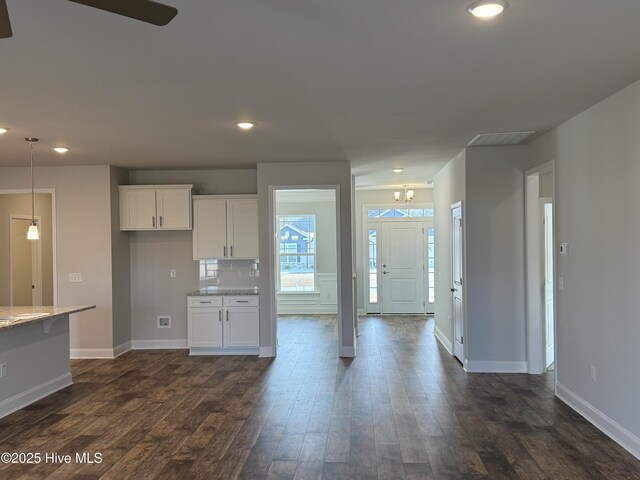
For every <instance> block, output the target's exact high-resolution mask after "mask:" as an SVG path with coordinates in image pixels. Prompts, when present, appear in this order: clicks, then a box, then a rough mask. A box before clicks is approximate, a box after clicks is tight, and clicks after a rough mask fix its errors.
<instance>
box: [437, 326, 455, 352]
mask: <svg viewBox="0 0 640 480" xmlns="http://www.w3.org/2000/svg"><path fill="white" fill-rule="evenodd" d="M433 334H434V335H435V336H436V338H437V339H438V341H439V342H440V343H441V344H442V346H443V347H444V349H445V350H446V351H447V352H449V355H453V345H452V344H451V342H450V341H449V340H448V339H447V337H446V336H445V335H444V334H443V333H442V331H441V330H440V329H439V328H438V327H434V329H433Z"/></svg>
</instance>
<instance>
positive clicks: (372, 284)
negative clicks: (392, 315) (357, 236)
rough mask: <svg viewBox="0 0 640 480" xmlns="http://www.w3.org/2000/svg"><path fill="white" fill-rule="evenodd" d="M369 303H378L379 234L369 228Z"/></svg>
mask: <svg viewBox="0 0 640 480" xmlns="http://www.w3.org/2000/svg"><path fill="white" fill-rule="evenodd" d="M368 233H369V262H368V266H369V303H378V236H377V230H375V229H370V230H369V232H368Z"/></svg>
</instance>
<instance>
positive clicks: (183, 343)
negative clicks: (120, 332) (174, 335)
mask: <svg viewBox="0 0 640 480" xmlns="http://www.w3.org/2000/svg"><path fill="white" fill-rule="evenodd" d="M131 348H132V349H133V350H181V349H184V348H187V339H186V338H182V339H179V340H131Z"/></svg>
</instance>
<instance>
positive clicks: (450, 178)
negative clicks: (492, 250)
mask: <svg viewBox="0 0 640 480" xmlns="http://www.w3.org/2000/svg"><path fill="white" fill-rule="evenodd" d="M459 201H463V202H464V201H465V152H464V151H462V152H460V154H459V155H458V156H456V157H455V158H454V159H453V160H451V161H450V162H449V163H447V164H446V165H445V166H444V167H442V169H441V170H440V171H439V172H438V173H436V175H435V176H434V180H433V207H434V225H435V229H436V237H435V256H436V258H435V269H436V275H435V276H436V304H435V323H436V329H437V331H438V335H440V336H441V338H443V340H444V341H445V343H448V347H449V348H451V343H452V341H453V325H452V323H451V291H450V289H451V205H452V204H454V203H456V202H459ZM464 206H466V204H465V205H463V221H464V213H465V212H464ZM464 232H466V229H463V233H464Z"/></svg>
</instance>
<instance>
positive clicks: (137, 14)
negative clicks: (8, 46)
mask: <svg viewBox="0 0 640 480" xmlns="http://www.w3.org/2000/svg"><path fill="white" fill-rule="evenodd" d="M0 1H3V0H0ZM69 1H70V2H74V3H79V4H81V5H86V6H88V7H93V8H97V9H99V10H104V11H106V12H111V13H115V14H116V15H122V16H125V17H129V18H133V19H135V20H140V21H142V22H147V23H151V24H153V25H158V26H163V25H166V24H167V23H169V22H170V21H171V20H172V19H173V17H175V16H176V15H177V14H178V9H177V8H175V7H172V6H170V5H164V4H163V3H158V2H153V1H152V0H69Z"/></svg>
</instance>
